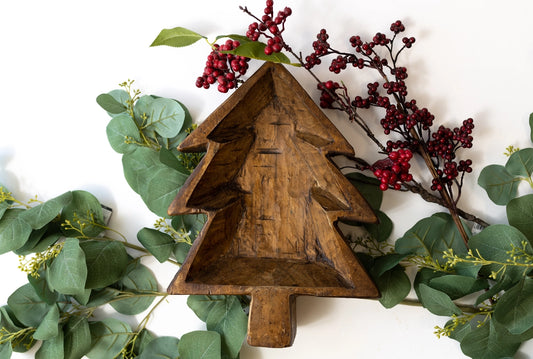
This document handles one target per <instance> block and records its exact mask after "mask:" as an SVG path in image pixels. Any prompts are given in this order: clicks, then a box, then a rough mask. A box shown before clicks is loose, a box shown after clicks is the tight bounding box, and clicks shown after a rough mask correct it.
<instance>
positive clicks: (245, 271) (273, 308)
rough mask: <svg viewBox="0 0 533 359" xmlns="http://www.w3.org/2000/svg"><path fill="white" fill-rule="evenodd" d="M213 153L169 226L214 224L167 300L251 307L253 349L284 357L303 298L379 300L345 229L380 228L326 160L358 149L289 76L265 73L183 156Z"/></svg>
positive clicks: (185, 146) (206, 125)
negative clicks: (218, 299) (200, 217)
mask: <svg viewBox="0 0 533 359" xmlns="http://www.w3.org/2000/svg"><path fill="white" fill-rule="evenodd" d="M179 149H180V150H181V151H186V152H199V151H206V150H207V154H206V155H205V157H204V159H203V160H202V161H201V163H200V164H199V166H198V167H197V168H196V170H195V171H194V172H193V174H192V175H191V176H190V178H189V180H188V181H187V182H186V183H185V185H184V186H183V187H182V188H181V190H180V192H179V193H178V195H177V197H176V199H175V200H174V202H173V203H172V205H171V206H170V208H169V214H171V215H178V214H190V213H198V212H203V213H207V215H208V220H207V223H206V225H205V226H204V229H203V230H202V232H201V234H200V235H199V237H198V238H197V239H196V241H195V243H194V245H193V246H192V248H191V251H190V253H189V255H188V257H187V259H186V260H185V263H184V264H183V266H182V268H181V269H180V271H179V272H178V274H177V275H176V277H175V278H174V280H173V282H172V284H171V285H170V287H169V289H168V291H169V293H171V294H235V295H251V298H252V302H251V308H250V317H249V323H248V343H249V344H250V345H255V346H267V347H285V346H289V345H291V344H292V342H293V340H294V335H295V315H294V303H295V296H296V295H314V296H331V297H377V296H378V295H379V293H378V290H377V289H376V287H375V285H374V283H373V282H372V280H371V279H370V277H369V276H368V275H367V273H366V272H365V270H364V268H363V267H362V266H361V264H360V263H359V262H358V261H357V259H356V257H355V256H354V254H353V253H352V251H351V250H350V248H349V247H348V245H347V244H346V243H345V242H344V240H343V238H342V237H341V235H340V234H339V231H338V229H337V227H336V221H337V220H338V219H339V218H344V219H350V220H355V221H360V222H376V221H377V218H376V216H375V215H374V213H373V212H372V210H371V209H370V207H369V205H368V204H367V202H366V201H365V200H364V198H363V197H362V196H361V195H360V194H359V192H358V191H357V190H356V189H355V188H354V187H353V186H352V185H351V184H350V182H349V181H348V180H347V179H346V178H345V177H344V176H343V175H342V173H341V172H340V171H339V170H338V169H337V168H336V167H335V166H334V165H333V163H332V162H331V161H330V160H329V158H328V157H329V156H330V155H334V154H351V155H353V149H352V147H351V146H350V145H349V144H348V142H347V141H346V139H344V137H343V136H342V135H341V134H340V132H339V131H338V130H337V129H336V128H335V126H334V125H333V124H332V123H331V122H330V121H329V120H328V119H327V117H326V116H325V115H324V114H323V113H322V112H321V110H320V109H319V108H318V107H317V106H316V105H315V104H314V103H313V101H312V100H311V98H310V97H309V96H308V95H307V93H306V92H305V91H304V90H303V89H302V88H301V86H300V85H299V84H298V82H297V81H296V80H295V79H294V78H293V77H292V76H291V75H290V73H289V72H288V71H287V70H286V69H285V68H284V67H283V66H281V65H274V64H271V63H267V64H265V65H264V66H263V67H261V68H260V69H259V70H258V71H257V72H256V73H255V74H254V75H253V76H252V77H251V78H250V79H249V80H248V81H246V83H245V84H244V85H243V86H242V87H241V88H239V89H238V90H237V91H236V92H235V93H234V94H233V95H232V96H231V97H230V98H229V99H228V100H227V101H226V102H224V103H223V104H222V105H221V106H220V107H219V108H218V109H217V110H215V112H213V113H212V114H211V115H210V116H209V117H208V118H207V119H206V120H205V121H204V122H203V123H202V124H201V125H200V126H199V127H198V128H197V129H196V130H195V131H194V132H193V133H192V134H191V135H190V136H189V137H188V138H187V139H186V140H185V141H184V142H183V143H182V144H181V146H180V148H179Z"/></svg>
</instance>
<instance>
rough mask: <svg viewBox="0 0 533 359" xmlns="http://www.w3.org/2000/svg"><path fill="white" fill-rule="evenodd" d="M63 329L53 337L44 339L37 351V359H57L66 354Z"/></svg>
mask: <svg viewBox="0 0 533 359" xmlns="http://www.w3.org/2000/svg"><path fill="white" fill-rule="evenodd" d="M64 339H65V338H64V334H63V330H60V331H59V332H58V333H57V335H56V336H55V337H53V338H51V339H48V340H45V341H43V344H42V345H41V347H40V348H39V350H38V351H37V353H35V359H57V358H63V357H64V356H65V350H64V348H63V345H64Z"/></svg>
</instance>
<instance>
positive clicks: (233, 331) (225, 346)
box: [205, 296, 248, 358]
mask: <svg viewBox="0 0 533 359" xmlns="http://www.w3.org/2000/svg"><path fill="white" fill-rule="evenodd" d="M205 323H206V325H207V330H213V331H216V332H218V333H219V334H220V336H221V337H222V350H223V351H224V352H226V353H228V354H229V356H230V357H232V358H235V357H237V355H238V354H239V351H240V350H241V347H242V343H243V341H244V338H245V337H246V333H247V328H248V316H247V315H246V314H245V313H244V311H243V310H242V306H241V304H240V302H239V299H238V298H237V297H236V296H226V297H225V300H224V301H218V302H216V304H215V305H214V306H213V307H212V308H211V310H210V311H209V313H208V315H207V318H206V321H205Z"/></svg>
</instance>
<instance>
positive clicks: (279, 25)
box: [246, 0, 292, 55]
mask: <svg viewBox="0 0 533 359" xmlns="http://www.w3.org/2000/svg"><path fill="white" fill-rule="evenodd" d="M291 14H292V10H291V8H290V7H286V8H285V9H283V11H279V12H278V14H277V16H276V17H274V1H273V0H267V1H266V7H265V10H264V15H263V16H262V17H261V19H260V21H257V22H253V23H251V24H250V26H248V31H247V32H246V37H248V38H249V39H250V40H252V41H258V40H259V37H260V36H261V35H263V36H265V37H266V38H267V39H268V40H267V45H266V46H265V50H264V51H265V54H266V55H271V54H272V53H275V52H280V51H281V50H282V49H283V48H284V47H285V46H286V45H285V42H284V41H283V35H282V33H283V31H285V21H286V20H287V17H289V16H290V15H291ZM258 20H259V19H258Z"/></svg>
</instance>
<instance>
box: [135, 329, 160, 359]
mask: <svg viewBox="0 0 533 359" xmlns="http://www.w3.org/2000/svg"><path fill="white" fill-rule="evenodd" d="M155 338H156V337H155V336H154V334H152V332H150V331H149V330H148V329H146V328H143V329H141V332H140V333H139V335H138V336H137V339H136V340H135V344H134V346H133V351H134V352H135V354H137V355H139V354H140V353H142V352H143V351H144V350H145V349H146V347H147V346H148V344H149V343H151V342H152V340H154V339H155Z"/></svg>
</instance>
